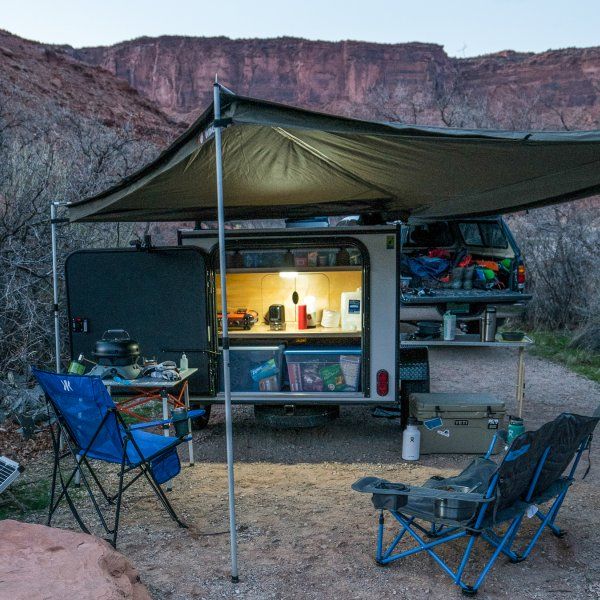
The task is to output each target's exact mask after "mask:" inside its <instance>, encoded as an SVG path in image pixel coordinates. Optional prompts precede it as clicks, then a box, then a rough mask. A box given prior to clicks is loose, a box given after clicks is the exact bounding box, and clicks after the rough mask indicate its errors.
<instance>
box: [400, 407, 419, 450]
mask: <svg viewBox="0 0 600 600" xmlns="http://www.w3.org/2000/svg"><path fill="white" fill-rule="evenodd" d="M420 454H421V432H420V431H419V428H418V421H417V419H415V418H414V417H409V418H408V424H407V425H406V429H405V430H404V433H403V434H402V459H403V460H419V456H420Z"/></svg>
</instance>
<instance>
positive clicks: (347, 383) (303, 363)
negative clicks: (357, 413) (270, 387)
mask: <svg viewBox="0 0 600 600" xmlns="http://www.w3.org/2000/svg"><path fill="white" fill-rule="evenodd" d="M361 354H362V351H361V350H360V348H350V347H336V348H315V347H311V348H306V347H304V348H289V349H287V350H286V351H285V360H286V364H287V371H288V379H289V382H290V391H292V392H357V391H359V390H360V370H361Z"/></svg>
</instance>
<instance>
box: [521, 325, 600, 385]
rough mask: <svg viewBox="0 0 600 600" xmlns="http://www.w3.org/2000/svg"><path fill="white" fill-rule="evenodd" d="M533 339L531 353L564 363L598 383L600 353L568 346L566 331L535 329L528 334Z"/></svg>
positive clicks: (568, 335)
mask: <svg viewBox="0 0 600 600" xmlns="http://www.w3.org/2000/svg"><path fill="white" fill-rule="evenodd" d="M529 335H530V336H531V337H532V338H533V339H534V340H535V346H534V347H533V348H532V353H533V354H536V355H537V356H542V357H544V358H548V359H550V360H552V361H554V362H558V363H561V364H563V365H566V366H567V367H568V368H569V369H571V370H572V371H575V373H579V374H580V375H583V376H584V377H587V378H588V379H591V380H592V381H595V382H597V383H600V353H598V352H592V351H590V350H579V349H575V348H569V342H570V341H571V339H572V336H571V335H570V334H568V333H551V332H548V331H537V332H534V333H530V334H529Z"/></svg>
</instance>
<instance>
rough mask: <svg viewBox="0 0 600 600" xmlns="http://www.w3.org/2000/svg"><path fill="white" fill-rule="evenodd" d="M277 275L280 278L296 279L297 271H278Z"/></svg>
mask: <svg viewBox="0 0 600 600" xmlns="http://www.w3.org/2000/svg"><path fill="white" fill-rule="evenodd" d="M279 277H281V278H282V279H296V277H298V271H279Z"/></svg>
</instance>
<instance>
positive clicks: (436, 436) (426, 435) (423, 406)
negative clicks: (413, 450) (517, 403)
mask: <svg viewBox="0 0 600 600" xmlns="http://www.w3.org/2000/svg"><path fill="white" fill-rule="evenodd" d="M505 414H506V408H505V406H504V402H502V401H500V400H498V399H497V398H494V396H491V395H489V394H467V393H452V394H441V393H434V394H411V396H410V415H411V416H412V417H415V418H416V419H417V420H418V421H419V429H420V431H421V453H422V454H451V453H461V454H483V453H485V452H486V451H487V449H488V446H489V445H490V442H491V441H492V437H493V436H494V434H495V433H496V432H497V431H498V429H501V428H502V426H503V421H504V416H505ZM497 448H500V444H497Z"/></svg>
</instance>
